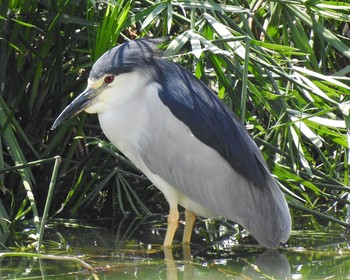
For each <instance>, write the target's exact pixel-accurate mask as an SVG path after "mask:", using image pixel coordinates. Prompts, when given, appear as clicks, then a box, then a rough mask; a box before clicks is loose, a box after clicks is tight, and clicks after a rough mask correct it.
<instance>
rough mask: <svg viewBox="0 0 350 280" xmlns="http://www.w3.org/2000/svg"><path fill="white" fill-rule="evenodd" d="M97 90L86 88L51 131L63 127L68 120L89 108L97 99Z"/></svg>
mask: <svg viewBox="0 0 350 280" xmlns="http://www.w3.org/2000/svg"><path fill="white" fill-rule="evenodd" d="M96 95H97V93H96V89H93V88H86V89H85V90H84V91H83V92H82V93H81V94H80V95H79V96H78V97H77V98H75V99H74V100H73V101H72V103H71V104H69V105H68V106H67V107H66V108H65V109H64V110H63V111H62V113H61V114H60V115H59V116H58V117H57V119H56V120H55V122H54V123H53V125H52V127H51V130H54V129H55V128H56V127H58V126H59V125H61V124H62V123H63V122H65V121H66V120H68V119H70V118H72V117H74V116H76V115H78V114H79V113H80V112H81V111H84V109H85V108H87V107H89V105H90V104H91V102H92V101H93V100H94V98H95V97H96Z"/></svg>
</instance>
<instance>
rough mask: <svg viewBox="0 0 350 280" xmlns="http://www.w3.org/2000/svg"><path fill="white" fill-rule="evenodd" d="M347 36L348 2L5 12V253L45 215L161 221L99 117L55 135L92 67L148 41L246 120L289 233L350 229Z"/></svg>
mask: <svg viewBox="0 0 350 280" xmlns="http://www.w3.org/2000/svg"><path fill="white" fill-rule="evenodd" d="M349 26H350V4H349V3H348V1H345V0H344V1H343V2H342V1H322V0H310V1H301V0H300V1H299V0H274V1H260V0H227V1H152V0H138V1H131V0H116V1H112V0H110V1H108V0H105V1H93V0H85V1H80V0H71V1H69V0H57V1H56V0H55V1H53V0H41V1H40V0H39V1H33V0H30V1H29V0H28V1H21V0H2V1H0V190H1V192H0V229H1V231H0V232H1V235H0V237H1V238H0V242H2V243H4V242H5V241H6V239H7V238H8V235H9V234H8V233H9V232H12V233H14V232H16V228H17V227H19V226H23V225H24V224H27V223H28V222H29V223H30V224H33V225H34V227H33V229H34V231H35V232H36V234H37V236H38V235H39V232H40V226H41V225H40V219H41V217H42V216H44V217H46V216H48V217H69V218H71V217H74V218H84V219H86V218H97V217H111V216H114V215H117V214H118V213H130V212H131V213H133V214H135V215H140V216H141V215H144V214H148V213H157V212H166V211H167V207H168V206H167V204H166V203H165V200H164V199H163V197H162V195H161V194H160V193H159V192H158V191H157V190H156V189H155V187H154V186H152V185H151V183H150V182H149V181H148V180H147V178H145V177H144V176H142V174H140V173H139V172H138V170H136V169H135V167H134V166H133V165H132V164H131V163H130V162H129V161H128V160H127V159H126V158H125V157H124V156H123V155H122V154H120V153H119V152H118V151H117V150H116V149H115V148H114V147H112V146H111V145H110V144H109V143H108V141H106V138H105V137H104V135H103V134H102V132H101V130H100V128H99V125H98V121H97V118H96V116H90V115H89V116H88V115H86V114H85V113H82V114H80V115H79V116H78V117H76V118H74V119H73V120H71V121H68V122H66V123H65V124H64V125H62V126H61V127H59V128H58V129H56V130H55V131H50V127H51V125H52V123H53V121H54V119H55V118H56V117H57V116H58V115H59V113H60V112H61V111H62V110H63V109H64V108H65V106H66V105H67V104H68V103H70V102H71V101H72V99H73V98H74V97H75V96H77V94H79V93H80V92H81V91H82V90H83V89H84V88H85V86H86V79H87V75H88V73H89V69H90V68H91V66H92V64H93V62H94V61H96V59H97V58H98V57H99V56H101V55H102V54H103V53H104V52H105V51H106V50H108V49H110V48H112V47H113V46H115V45H117V44H120V43H123V42H125V41H128V40H132V39H134V38H138V37H144V36H148V37H161V36H170V38H169V41H168V44H167V45H166V46H165V47H164V48H165V55H166V56H167V57H169V59H171V60H173V61H176V62H177V63H180V64H181V65H183V66H184V67H186V68H187V69H189V70H190V71H191V72H192V73H194V74H195V75H196V76H197V77H198V78H200V79H201V80H203V81H204V82H205V83H206V84H208V85H209V86H210V87H211V88H212V89H213V91H214V92H216V93H217V94H218V95H219V96H220V98H222V99H223V100H224V101H225V102H226V103H227V104H228V105H229V106H230V107H231V108H232V110H233V111H234V112H235V113H236V114H237V115H238V116H239V117H240V118H241V120H242V121H243V122H244V124H245V125H246V126H247V128H248V130H249V132H250V133H251V135H253V136H254V139H255V140H256V142H257V144H258V145H259V147H260V148H261V150H262V152H263V154H264V156H265V158H266V160H267V162H268V165H269V167H270V169H271V171H272V173H273V174H274V175H275V176H276V178H277V180H278V182H279V183H280V186H281V188H282V189H283V191H284V193H285V194H286V197H287V200H288V203H289V205H290V206H291V211H292V214H293V220H294V228H295V229H298V228H308V229H313V228H317V227H318V226H320V225H322V226H327V225H328V223H329V222H330V221H332V222H336V223H339V224H341V225H343V226H344V227H348V226H349V225H350V224H349V223H348V217H349V215H348V211H349V210H348V209H349V208H348V206H349V200H348V198H349V190H350V188H349V162H350V154H349V147H350V117H349V112H350V110H349V109H350V78H349V77H350V75H349V73H350V28H349ZM56 156H61V157H62V161H61V162H60V164H59V160H58V158H57V157H56ZM54 185H55V188H53V186H54ZM49 190H50V191H49ZM53 197H54V199H53ZM44 209H45V212H44ZM43 213H44V214H43ZM305 215H308V216H309V215H312V217H313V219H311V223H310V222H309V221H310V219H307V220H306V219H305V220H304V219H303V218H304V217H305ZM306 221H307V222H306ZM11 236H12V238H16V236H18V235H16V234H12V235H11Z"/></svg>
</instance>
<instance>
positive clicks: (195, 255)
mask: <svg viewBox="0 0 350 280" xmlns="http://www.w3.org/2000/svg"><path fill="white" fill-rule="evenodd" d="M164 222H165V219H159V217H148V218H145V219H143V220H140V219H132V218H126V219H120V220H117V221H116V220H114V222H113V221H112V220H103V221H98V223H97V222H95V223H91V222H90V223H89V225H86V223H85V224H84V225H82V224H81V225H80V226H79V225H78V224H77V223H76V222H75V223H71V224H69V223H66V224H64V223H62V222H60V223H57V221H56V223H54V224H51V225H50V226H49V228H48V229H47V231H46V235H45V243H44V247H45V250H46V252H45V253H46V254H52V255H55V256H56V257H57V256H74V257H78V258H79V259H81V260H83V261H85V262H86V263H88V264H90V265H91V266H93V267H94V268H95V269H96V271H97V272H96V273H95V274H91V273H89V272H88V270H87V269H85V268H83V267H82V266H80V265H78V264H76V263H73V262H72V261H66V260H47V259H37V258H23V257H12V258H2V259H0V278H1V279H350V248H349V243H348V241H347V238H348V237H349V236H347V235H346V234H345V230H344V229H342V228H341V227H339V226H334V227H331V228H323V229H320V230H317V231H306V230H304V231H294V232H293V233H292V237H291V239H290V241H289V242H288V245H287V246H285V247H283V248H281V249H280V250H279V251H266V250H264V249H263V248H261V247H259V246H254V245H251V239H250V238H248V237H245V236H244V235H243V236H241V237H240V238H243V241H244V243H247V244H250V245H244V246H242V245H240V246H237V244H236V239H235V238H233V237H232V235H234V233H235V230H234V228H231V229H230V230H228V229H227V228H226V227H224V226H223V225H217V224H216V226H213V225H212V224H209V225H206V224H205V223H204V222H202V223H197V227H196V230H195V232H194V236H193V243H194V244H193V245H191V248H189V247H185V248H183V247H182V246H175V248H173V250H168V251H163V250H162V248H161V246H160V245H159V244H160V243H161V242H162V240H163V236H164V233H165V224H164ZM177 237H178V238H180V237H181V232H179V234H178V236H177ZM24 249H25V248H23V250H24ZM28 251H32V250H31V249H30V248H28ZM165 258H166V259H165Z"/></svg>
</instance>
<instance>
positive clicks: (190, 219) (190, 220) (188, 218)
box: [182, 209, 196, 243]
mask: <svg viewBox="0 0 350 280" xmlns="http://www.w3.org/2000/svg"><path fill="white" fill-rule="evenodd" d="M195 221H196V215H195V214H194V213H192V212H191V211H189V210H187V209H185V229H184V235H183V238H182V242H183V243H190V242H191V236H192V230H193V225H194V222H195Z"/></svg>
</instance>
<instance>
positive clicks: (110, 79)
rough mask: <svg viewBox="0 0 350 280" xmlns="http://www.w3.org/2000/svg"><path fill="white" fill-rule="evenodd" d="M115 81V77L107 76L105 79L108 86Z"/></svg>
mask: <svg viewBox="0 0 350 280" xmlns="http://www.w3.org/2000/svg"><path fill="white" fill-rule="evenodd" d="M113 80H114V76H106V77H105V83H106V84H110V83H111V82H113Z"/></svg>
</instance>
